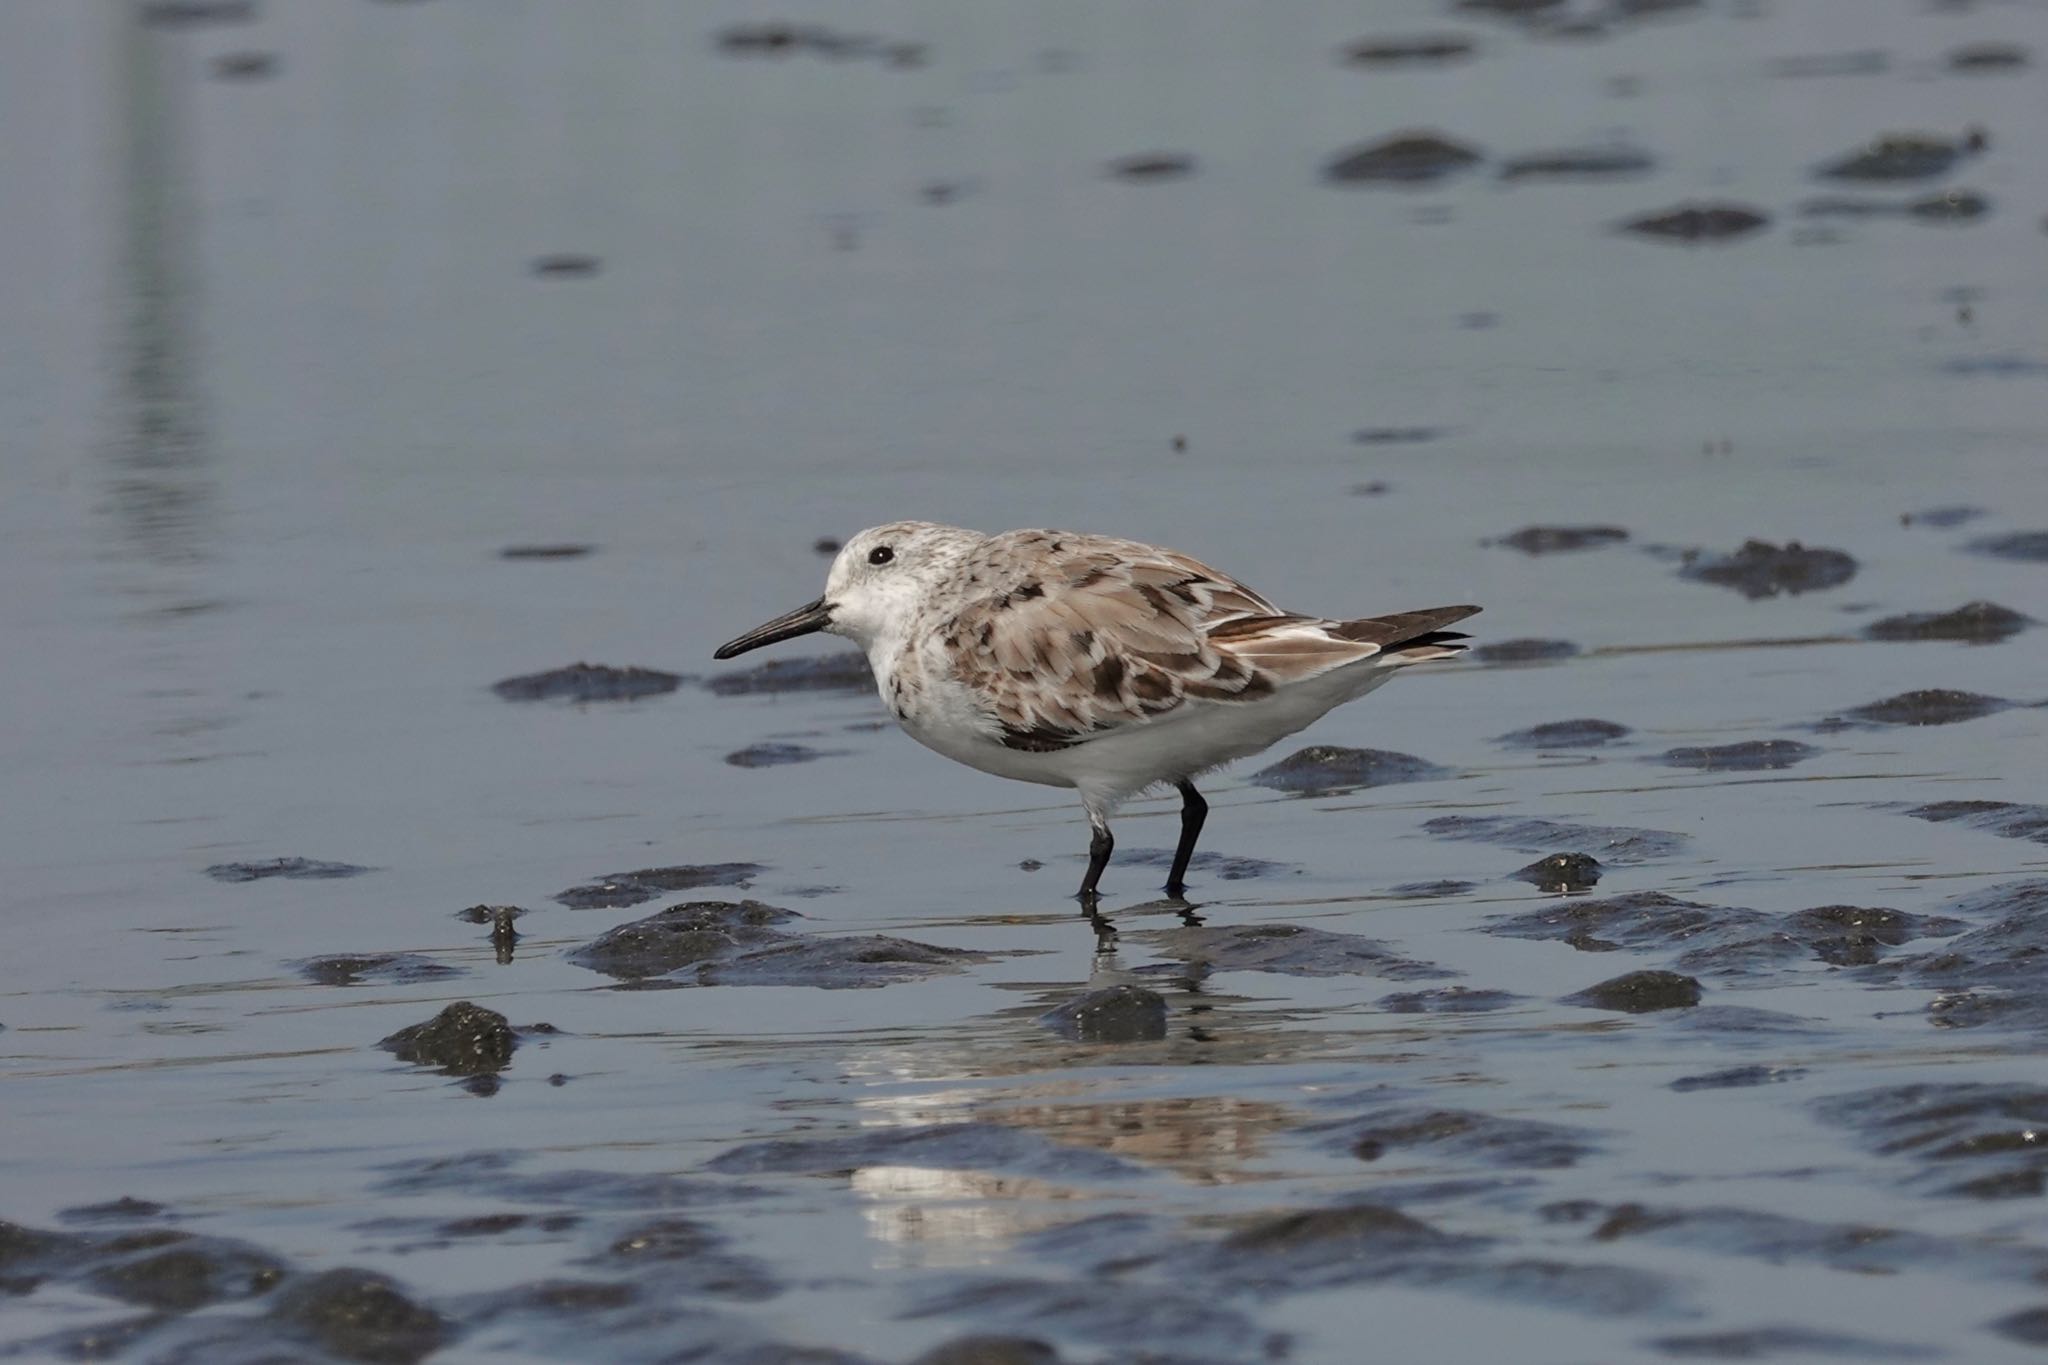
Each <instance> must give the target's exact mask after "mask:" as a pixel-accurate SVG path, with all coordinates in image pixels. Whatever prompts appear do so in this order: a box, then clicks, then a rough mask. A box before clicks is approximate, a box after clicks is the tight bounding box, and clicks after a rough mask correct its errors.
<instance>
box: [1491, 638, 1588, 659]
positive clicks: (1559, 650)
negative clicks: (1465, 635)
mask: <svg viewBox="0 0 2048 1365" xmlns="http://www.w3.org/2000/svg"><path fill="white" fill-rule="evenodd" d="M1578 653H1579V647H1578V646H1577V645H1575V644H1573V643H1572V642H1571V641H1570V640H1534V639H1518V640H1496V641H1494V642H1493V643H1492V644H1485V645H1480V646H1479V647H1478V648H1476V649H1474V650H1473V651H1472V658H1473V660H1474V661H1475V662H1478V663H1482V664H1541V663H1552V662H1555V661H1556V660H1558V659H1570V658H1575V657H1577V655H1578Z"/></svg>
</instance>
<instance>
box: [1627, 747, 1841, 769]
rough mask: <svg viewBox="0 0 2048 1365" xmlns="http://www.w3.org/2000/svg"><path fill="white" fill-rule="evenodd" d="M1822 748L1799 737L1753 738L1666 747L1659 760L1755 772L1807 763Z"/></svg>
mask: <svg viewBox="0 0 2048 1365" xmlns="http://www.w3.org/2000/svg"><path fill="white" fill-rule="evenodd" d="M1819 752H1820V750H1818V749H1816V748H1814V747H1813V746H1812V745H1811V744H1801V743H1800V742H1799V741H1798V740H1796V739H1749V740H1744V741H1742V742H1741V743H1740V744H1713V745H1706V746H1703V747H1702V746H1688V747H1686V748H1680V749H1666V750H1665V751H1664V753H1663V755H1662V756H1661V757H1660V758H1659V759H1658V760H1657V761H1658V762H1660V763H1662V764H1664V765H1665V766H1666V767H1668V768H1697V769H1699V770H1700V771H1702V772H1713V773H1728V772H1738V773H1751V772H1766V771H1771V770H1775V769H1778V768H1789V767H1791V766H1792V765H1793V764H1795V763H1803V762H1805V761H1806V760H1807V759H1809V758H1812V757H1813V756H1814V755H1815V754H1817V753H1819Z"/></svg>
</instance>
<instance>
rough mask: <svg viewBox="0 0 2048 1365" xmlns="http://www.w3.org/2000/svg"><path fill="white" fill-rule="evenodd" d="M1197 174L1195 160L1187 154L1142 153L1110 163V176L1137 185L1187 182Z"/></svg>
mask: <svg viewBox="0 0 2048 1365" xmlns="http://www.w3.org/2000/svg"><path fill="white" fill-rule="evenodd" d="M1194 173H1195V159H1194V158H1193V157H1192V156H1189V155H1188V154H1187V153H1186V152H1140V153H1138V154H1137V155H1135V156H1125V157H1119V158H1117V159H1116V160H1115V161H1112V162H1110V163H1109V175H1110V177H1111V178H1112V179H1115V180H1128V181H1130V182H1131V183H1132V184H1137V185H1156V184H1159V183H1161V182H1162V181H1168V180H1185V179H1187V178H1188V177H1189V176H1191V175H1193V174H1194Z"/></svg>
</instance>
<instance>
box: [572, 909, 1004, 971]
mask: <svg viewBox="0 0 2048 1365" xmlns="http://www.w3.org/2000/svg"><path fill="white" fill-rule="evenodd" d="M799 918H801V916H799V915H797V914H796V912H795V911H792V910H784V909H781V908H780V907H778V906H773V905H766V904H763V903H762V902H760V901H741V902H738V903H734V902H732V901H694V902H691V903H690V904H687V905H675V906H670V907H669V908H668V909H666V910H663V911H662V912H660V913H659V914H656V915H650V916H648V917H647V918H646V919H640V920H634V921H633V922H632V923H630V924H621V925H619V926H618V927H617V928H615V929H612V930H610V931H608V932H606V933H604V934H601V935H599V936H598V937H597V938H595V939H593V940H592V941H591V942H589V943H586V944H584V945H583V946H582V947H581V948H575V949H572V950H570V952H569V954H568V958H569V960H570V961H571V962H573V963H575V964H576V965H577V966H579V967H588V968H589V969H590V970H592V971H594V972H602V973H604V974H605V975H606V976H610V977H614V978H616V979H618V980H620V981H626V982H633V983H643V982H645V983H652V982H653V980H654V979H655V978H658V977H670V976H677V977H678V979H677V980H675V981H674V982H672V983H671V984H674V985H691V984H694V985H700V986H811V987H815V988H818V989H821V990H851V989H857V988H862V987H873V986H886V985H890V984H892V983H894V982H897V981H907V980H913V979H917V978H920V977H926V976H933V975H938V974H942V973H949V972H956V971H958V970H960V968H961V967H962V966H963V965H965V964H968V963H974V962H986V961H987V960H988V959H987V957H986V956H984V955H982V954H979V953H971V952H967V951H964V950H962V949H957V948H937V947H933V946H932V945H930V944H926V943H917V942H913V941H912V940H909V939H900V938H890V937H887V936H885V935H879V934H866V935H856V936H847V937H840V938H807V937H804V936H802V935H799V934H792V933H785V932H783V931H782V930H779V929H775V928H772V927H770V926H772V925H777V924H786V923H788V922H789V921H791V920H795V919H799Z"/></svg>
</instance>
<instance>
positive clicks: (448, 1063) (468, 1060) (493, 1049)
mask: <svg viewBox="0 0 2048 1365" xmlns="http://www.w3.org/2000/svg"><path fill="white" fill-rule="evenodd" d="M377 1046H378V1047H381V1048H383V1049H384V1050H385V1051H387V1052H390V1053H392V1054H393V1055H394V1056H396V1057H397V1058H398V1060H399V1061H401V1062H410V1063H411V1064H412V1065H414V1066H431V1067H435V1068H438V1069H439V1070H440V1072H441V1074H442V1075H444V1076H492V1075H496V1074H497V1073H498V1072H500V1071H503V1070H504V1069H505V1068H506V1067H508V1066H510V1065H511V1064H512V1050H513V1049H514V1048H516V1047H518V1046H519V1036H518V1035H517V1034H516V1033H514V1032H513V1031H512V1025H511V1023H510V1022H509V1021H508V1020H507V1019H506V1018H505V1016H504V1015H502V1014H500V1013H498V1012H497V1011H496V1010H487V1009H485V1008H483V1007H482V1006H481V1005H473V1004H471V1003H470V1002H469V1001H467V1000H458V1001H456V1002H455V1003H454V1004H452V1005H450V1006H449V1007H448V1008H446V1009H444V1010H442V1011H441V1012H440V1013H439V1014H437V1015H435V1016H434V1017H433V1018H432V1019H429V1020H427V1021H426V1022H425V1023H423V1024H414V1025H412V1026H410V1027H409V1028H402V1029H400V1030H399V1031H398V1032H396V1033H394V1034H392V1035H391V1036H390V1037H388V1038H386V1039H384V1040H383V1041H382V1042H380V1043H378V1044H377Z"/></svg>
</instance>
